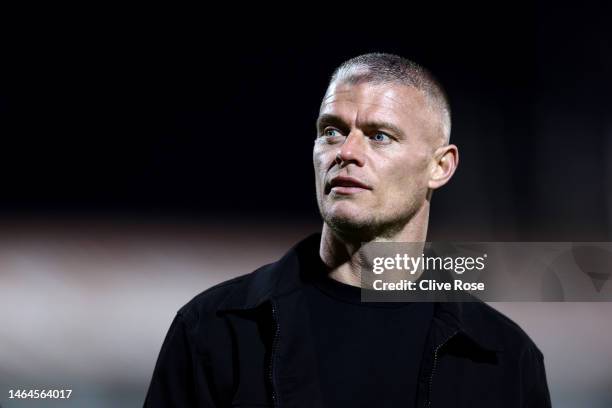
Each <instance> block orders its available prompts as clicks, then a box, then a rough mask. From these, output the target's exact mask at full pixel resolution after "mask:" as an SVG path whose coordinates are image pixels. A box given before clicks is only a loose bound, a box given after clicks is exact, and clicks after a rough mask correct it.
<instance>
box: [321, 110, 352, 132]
mask: <svg viewBox="0 0 612 408" xmlns="http://www.w3.org/2000/svg"><path fill="white" fill-rule="evenodd" d="M325 125H331V126H336V127H338V128H344V129H346V128H348V127H349V126H348V125H347V124H346V122H345V121H343V120H342V119H341V118H340V117H339V116H336V115H332V114H329V113H324V114H322V115H320V116H319V117H318V118H317V130H322V129H321V128H322V127H323V126H325Z"/></svg>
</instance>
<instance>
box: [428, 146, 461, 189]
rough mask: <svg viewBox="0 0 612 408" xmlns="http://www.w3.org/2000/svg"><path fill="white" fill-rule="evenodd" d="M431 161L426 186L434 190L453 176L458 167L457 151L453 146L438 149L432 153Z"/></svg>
mask: <svg viewBox="0 0 612 408" xmlns="http://www.w3.org/2000/svg"><path fill="white" fill-rule="evenodd" d="M433 160H434V162H433V165H432V170H431V175H430V177H429V183H428V186H429V188H430V189H432V190H435V189H437V188H440V187H442V186H443V185H445V184H446V183H448V181H449V180H450V179H451V177H453V174H455V170H456V169H457V166H458V165H459V149H457V146H455V145H453V144H451V145H446V146H442V147H439V148H438V149H436V151H435V153H434V159H433Z"/></svg>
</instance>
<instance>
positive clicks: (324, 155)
mask: <svg viewBox="0 0 612 408" xmlns="http://www.w3.org/2000/svg"><path fill="white" fill-rule="evenodd" d="M330 160H332V155H331V154H330V152H329V151H325V150H322V149H320V148H316V147H315V149H314V150H313V152H312V163H313V166H314V170H315V173H316V176H317V178H319V177H321V178H322V177H324V175H325V173H326V172H327V169H328V168H329V166H330V163H331V161H330Z"/></svg>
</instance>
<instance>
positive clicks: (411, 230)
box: [319, 203, 429, 286]
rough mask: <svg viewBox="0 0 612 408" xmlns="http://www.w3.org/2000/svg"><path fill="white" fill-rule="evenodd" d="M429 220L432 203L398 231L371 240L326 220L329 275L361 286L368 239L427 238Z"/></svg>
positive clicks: (324, 249) (324, 248) (325, 253)
mask: <svg viewBox="0 0 612 408" xmlns="http://www.w3.org/2000/svg"><path fill="white" fill-rule="evenodd" d="M428 221H429V206H428V203H426V204H425V205H423V206H422V207H421V208H420V209H419V210H418V211H417V212H416V213H415V214H414V216H413V217H412V218H410V220H409V221H408V222H407V223H406V224H405V225H404V226H403V227H402V228H400V229H398V230H397V231H395V232H393V233H391V234H388V233H385V234H381V235H379V236H376V237H368V238H367V241H364V240H363V239H360V238H359V237H352V238H346V235H344V234H339V233H338V232H336V231H334V230H332V228H330V227H329V225H327V223H324V224H323V231H322V233H321V245H320V248H319V255H320V256H321V260H322V261H323V263H324V264H325V265H327V267H328V268H329V269H330V273H329V276H330V277H331V278H332V279H335V280H337V281H339V282H342V283H345V284H348V285H352V286H361V265H360V257H359V250H360V249H361V247H362V246H363V245H365V244H367V243H368V242H425V240H426V238H427V225H428Z"/></svg>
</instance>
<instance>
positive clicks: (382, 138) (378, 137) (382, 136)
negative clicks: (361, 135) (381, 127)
mask: <svg viewBox="0 0 612 408" xmlns="http://www.w3.org/2000/svg"><path fill="white" fill-rule="evenodd" d="M372 140H374V141H375V142H386V141H388V140H389V136H388V135H387V134H386V133H383V132H378V133H376V134H375V135H374V136H372Z"/></svg>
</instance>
